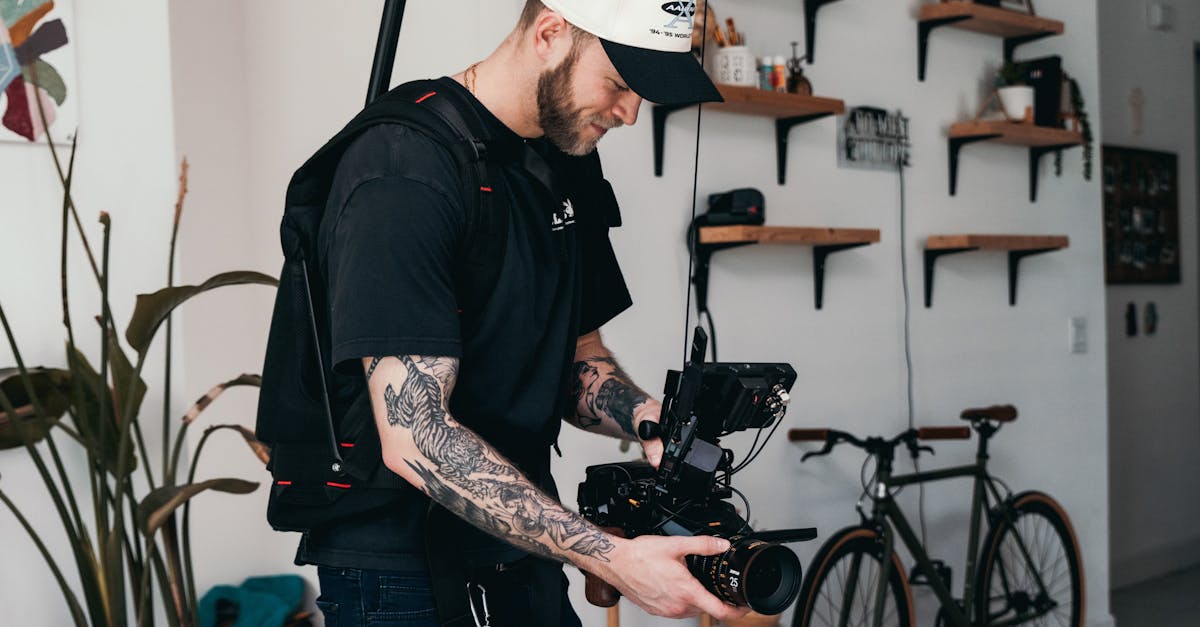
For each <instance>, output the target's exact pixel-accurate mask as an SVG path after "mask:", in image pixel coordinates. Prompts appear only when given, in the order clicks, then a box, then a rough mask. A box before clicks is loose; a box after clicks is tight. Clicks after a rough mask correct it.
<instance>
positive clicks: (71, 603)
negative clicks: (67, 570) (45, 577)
mask: <svg viewBox="0 0 1200 627" xmlns="http://www.w3.org/2000/svg"><path fill="white" fill-rule="evenodd" d="M0 502H3V503H4V504H5V505H7V506H8V509H9V511H11V512H12V513H13V516H16V518H17V522H19V523H21V526H22V527H24V528H25V532H26V533H28V534H29V537H30V538H31V539H33V543H34V544H35V545H37V549H38V551H40V552H41V554H42V559H44V560H46V565H47V566H49V567H50V572H52V573H54V579H55V581H57V582H58V587H59V588H60V589H61V590H62V593H63V598H65V599H66V601H67V607H68V609H70V610H71V618H72V619H73V620H74V621H75V625H76V627H87V618H86V617H85V616H84V614H83V608H81V607H80V606H79V599H78V598H77V597H76V596H75V593H74V592H72V591H71V587H70V586H69V585H67V580H66V579H65V578H64V577H63V574H62V570H60V569H59V568H58V563H57V562H55V561H54V558H53V557H51V556H50V551H49V550H47V549H46V545H45V543H43V542H42V539H41V537H39V536H38V534H37V532H36V531H34V530H33V527H32V526H31V525H30V524H29V521H28V520H26V519H25V517H24V516H22V515H21V512H20V510H18V509H17V506H16V505H14V504H13V502H12V501H10V500H9V498H8V496H7V495H5V494H4V490H0Z"/></svg>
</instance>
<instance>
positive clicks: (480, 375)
mask: <svg viewBox="0 0 1200 627" xmlns="http://www.w3.org/2000/svg"><path fill="white" fill-rule="evenodd" d="M694 10H695V9H694V5H693V4H692V3H691V2H674V3H667V4H666V5H664V4H663V3H662V2H661V0H545V3H544V4H543V3H542V2H538V1H537V0H530V1H529V2H528V3H527V5H526V7H525V10H524V11H523V13H522V16H521V20H520V22H519V24H518V25H517V27H516V28H515V29H514V31H513V32H512V33H511V34H510V35H509V36H508V38H507V39H506V40H505V41H504V42H503V43H502V44H501V46H500V47H499V48H498V49H497V50H496V51H495V52H493V53H492V54H491V55H490V56H489V57H487V58H486V59H484V60H482V61H480V62H478V63H475V64H473V65H471V66H470V67H469V68H467V69H466V70H465V71H464V72H462V73H460V74H458V75H457V76H454V77H452V78H444V79H440V80H439V81H438V82H437V88H438V90H457V91H458V92H459V95H461V96H464V97H466V98H468V99H469V101H470V102H471V103H472V106H473V107H474V108H475V109H476V111H477V113H478V114H479V116H480V117H481V118H482V119H483V121H484V124H485V126H487V128H488V131H489V133H491V134H492V135H493V136H494V138H495V139H496V140H497V142H498V143H499V144H500V145H502V146H503V145H505V144H507V145H508V147H509V149H511V150H515V151H519V150H521V149H523V145H524V144H525V143H526V142H527V140H528V143H529V144H530V145H537V146H539V147H540V150H541V152H543V154H546V155H547V161H549V162H550V163H551V165H552V166H553V165H555V164H560V163H562V162H564V161H565V160H569V158H567V157H565V156H563V155H561V153H558V156H557V157H556V156H555V155H554V154H551V153H553V151H550V152H547V148H546V146H545V145H544V144H545V142H546V141H548V142H550V143H552V144H553V146H555V147H557V149H559V150H560V151H561V152H562V153H566V154H567V155H574V156H578V157H583V156H587V155H590V154H592V153H593V151H594V149H595V147H596V144H597V142H599V141H600V139H601V138H602V137H603V136H604V135H605V134H606V133H607V132H608V131H609V130H612V129H614V128H617V127H620V126H623V125H632V124H634V123H635V122H636V121H637V116H638V109H639V107H640V105H641V103H642V97H643V96H645V97H647V98H648V99H651V100H653V101H656V102H668V103H685V102H699V101H711V100H717V99H719V98H720V96H719V94H718V93H717V92H716V89H715V88H714V87H713V86H712V84H711V82H709V80H708V79H707V77H705V76H704V74H703V71H702V70H701V68H700V67H699V65H698V64H697V63H696V61H695V59H694V58H693V57H691V56H690V54H689V53H688V52H687V51H688V48H689V45H690V34H691V29H692V19H691V18H692V17H693V15H694ZM680 34H682V36H680ZM539 138H544V139H539ZM559 157H561V158H559ZM592 159H595V157H592ZM595 167H596V168H598V162H597V165H596V166H595ZM560 173H561V172H560ZM459 181H460V175H459V173H458V170H457V169H456V168H455V164H454V162H453V161H452V160H451V158H450V156H449V155H448V154H447V153H446V151H445V150H443V149H441V148H440V146H438V145H436V144H435V143H434V142H433V141H431V140H430V139H429V138H427V137H425V136H423V135H422V134H421V133H419V132H416V131H413V130H412V129H409V128H406V127H401V126H397V125H380V126H377V127H373V128H372V129H370V130H368V131H367V132H365V133H364V134H363V135H362V136H361V137H359V138H358V139H356V140H355V141H354V143H353V144H352V145H351V146H350V148H349V149H347V151H346V153H345V155H344V157H343V158H342V161H341V163H340V165H339V167H338V172H337V175H336V177H335V179H334V183H333V187H332V189H331V192H330V196H329V202H328V204H327V210H326V216H325V219H324V221H323V222H322V225H321V232H320V240H319V243H320V250H321V252H322V270H323V274H324V276H325V278H326V280H327V281H328V293H329V298H330V311H329V315H330V321H331V322H330V325H331V335H332V340H331V345H332V363H333V364H334V382H333V387H334V389H335V391H336V396H337V397H338V399H340V402H335V405H338V406H344V405H345V404H346V402H347V401H348V399H351V398H354V397H355V396H357V395H360V394H361V393H362V388H363V387H364V386H365V388H366V390H367V394H369V398H370V404H371V408H372V411H373V413H374V416H375V419H376V423H377V427H378V431H379V438H380V441H381V444H382V451H383V462H384V464H385V465H386V466H387V468H388V469H390V470H391V471H392V472H394V473H396V474H398V475H399V476H400V477H402V478H403V479H404V480H406V481H407V482H408V483H409V484H411V486H413V487H415V488H416V489H417V490H419V491H420V492H421V493H423V495H421V494H416V492H415V491H414V493H413V494H412V495H410V496H411V498H408V500H407V501H405V502H404V503H402V504H401V505H400V506H399V507H395V508H391V509H389V510H387V511H386V512H382V513H379V514H375V515H371V516H367V517H362V519H358V520H351V521H346V522H342V523H338V524H336V525H333V526H331V527H329V528H326V529H320V530H313V531H311V532H309V533H306V534H305V537H304V539H303V541H302V543H301V546H300V550H299V552H298V557H297V559H298V561H300V562H304V563H313V564H318V565H319V566H320V567H321V568H320V569H319V576H320V579H321V597H320V598H319V599H318V605H319V607H320V608H321V609H322V611H323V612H324V613H325V616H326V621H327V624H329V625H360V624H366V623H367V622H370V623H371V624H377V623H380V622H381V621H382V622H386V624H404V625H435V624H438V623H437V621H438V615H437V610H436V608H435V607H434V605H435V604H434V600H433V599H434V597H433V595H432V592H431V583H430V576H429V572H428V569H427V568H426V564H425V562H424V553H425V550H426V549H429V552H430V558H429V559H431V560H437V559H443V558H444V556H445V555H453V556H455V557H453V558H452V559H461V560H462V561H463V563H464V564H465V565H466V569H467V571H468V572H469V573H470V574H469V575H468V582H469V584H470V590H471V598H470V602H471V604H472V607H471V609H472V611H473V612H475V613H476V615H477V616H479V620H478V622H479V623H480V624H483V623H484V621H483V615H484V614H490V615H491V616H492V619H493V620H494V622H493V623H492V624H495V625H500V626H504V625H522V626H524V625H578V624H579V619H578V618H577V617H576V615H575V614H574V612H573V610H572V609H571V607H570V604H569V603H568V602H567V600H566V596H565V578H564V577H563V576H562V575H561V563H564V562H565V563H571V564H573V565H575V566H577V567H579V568H581V569H584V570H586V571H587V572H590V573H592V574H594V575H597V576H599V577H601V578H603V579H604V580H605V581H607V582H608V583H610V584H611V585H613V586H614V587H616V588H617V589H618V590H620V591H621V593H622V594H623V595H624V596H625V597H626V598H627V599H629V600H630V601H632V602H633V603H636V604H637V605H639V606H640V607H642V608H643V609H645V610H646V611H647V612H649V613H651V614H655V615H661V616H669V617H686V616H696V615H699V614H700V613H702V612H703V613H708V614H710V615H712V616H714V617H717V618H731V617H737V616H740V615H742V614H743V613H744V612H743V611H742V610H739V609H737V608H733V607H730V606H728V605H725V604H723V603H722V602H721V601H720V600H718V599H717V598H716V597H714V596H712V595H711V594H709V593H708V592H707V591H705V590H704V588H703V587H702V586H701V585H700V584H699V582H697V581H696V579H694V578H693V577H692V576H691V574H690V573H689V572H688V570H687V568H686V566H685V563H684V557H685V556H686V555H691V554H695V555H710V554H715V553H720V552H722V551H724V550H725V549H726V548H727V547H728V543H727V542H726V541H725V540H721V539H718V538H712V537H694V538H667V537H659V536H654V537H641V538H636V539H633V540H626V539H622V538H618V537H615V536H613V535H610V534H608V533H605V532H604V531H602V530H600V529H597V528H596V527H595V526H593V525H592V524H590V523H589V522H587V521H586V520H584V519H583V518H582V517H580V516H579V515H577V514H575V513H573V512H571V511H570V510H568V509H567V508H565V507H563V506H562V505H561V504H560V503H559V502H558V501H557V500H556V497H557V493H556V490H555V487H554V483H553V480H552V479H551V478H550V476H549V448H550V445H551V444H553V442H554V437H555V436H556V434H557V424H558V419H559V417H561V416H563V415H564V414H566V415H567V416H568V418H567V420H568V422H571V423H572V424H574V425H575V426H577V427H579V428H583V429H585V430H589V431H594V432H598V433H602V434H606V435H610V436H615V437H621V438H626V439H635V436H634V434H635V433H636V428H637V426H638V425H639V424H640V423H641V422H644V421H647V420H649V421H657V420H658V415H659V412H660V409H661V408H660V405H659V403H658V402H657V401H655V400H653V399H651V398H650V397H649V396H648V395H646V394H645V392H643V391H641V390H640V389H639V388H638V387H637V386H635V385H634V384H633V383H632V382H631V381H630V380H629V378H628V377H627V376H626V375H625V373H624V372H623V371H622V370H621V369H620V368H619V367H618V366H617V364H616V361H615V360H614V359H613V358H612V355H611V354H610V353H609V352H608V350H607V349H606V348H605V347H604V344H603V342H602V341H601V339H600V334H599V328H600V326H601V325H603V324H604V323H605V322H607V321H608V320H610V319H612V318H613V317H615V316H616V315H617V314H618V313H620V312H621V311H622V310H624V309H625V308H627V307H628V306H629V304H630V301H629V295H628V293H627V291H626V289H625V285H624V281H623V279H622V278H621V275H620V270H619V268H618V267H617V265H616V261H615V259H614V258H613V255H612V248H611V245H610V244H609V242H608V238H607V225H606V223H605V220H604V217H603V216H598V215H596V214H597V213H598V212H599V210H600V209H603V208H602V207H601V208H600V209H597V208H594V207H593V208H591V209H592V210H591V211H585V209H587V208H586V207H584V206H582V205H585V204H587V203H586V202H585V201H587V200H590V197H589V196H588V195H587V194H582V195H578V196H575V197H574V198H573V199H572V200H573V202H569V203H567V204H565V205H564V204H563V203H562V201H561V199H558V198H555V197H554V196H553V195H552V194H550V193H549V190H547V189H546V188H545V186H543V185H541V184H540V183H539V179H537V178H536V177H534V176H533V175H532V174H531V173H530V172H529V171H528V170H527V168H526V166H525V165H524V164H522V163H519V162H513V163H511V164H509V165H506V166H505V167H504V168H503V176H502V181H501V182H502V183H503V185H502V189H497V190H495V191H496V193H503V194H506V195H507V198H508V201H509V202H508V203H506V205H507V206H508V210H509V211H510V212H511V216H510V223H509V234H508V245H507V248H506V251H505V256H504V261H503V266H502V269H501V272H500V273H499V279H498V282H497V284H496V286H495V288H494V292H493V293H492V296H491V298H490V300H489V302H488V304H487V306H486V307H485V308H484V310H483V312H482V314H481V317H480V319H479V321H478V323H477V324H475V325H473V328H472V330H471V332H470V333H464V331H463V329H462V328H460V320H459V312H458V311H457V307H458V305H457V303H456V294H455V290H454V281H453V276H452V275H453V268H454V262H455V260H456V259H457V255H459V254H460V253H461V251H460V250H459V249H458V245H459V243H460V241H459V236H461V234H462V232H463V229H464V209H463V199H462V193H461V192H460V191H459V190H460V187H459V185H458V184H459ZM567 183H568V186H569V184H570V182H567ZM614 210H615V208H614ZM576 212H578V215H576ZM576 221H578V224H576ZM564 390H569V402H568V403H564V402H563V398H564V396H568V395H567V394H564ZM567 404H570V405H573V407H565V405H567ZM643 445H644V450H645V453H646V455H647V457H648V458H649V460H650V461H651V463H653V464H657V463H658V461H659V458H660V457H661V454H662V443H661V442H660V441H657V440H654V441H647V442H644V443H643ZM426 497H428V498H429V499H432V500H433V501H435V502H436V503H437V504H439V505H441V506H442V507H444V508H445V509H446V510H449V511H450V512H452V513H453V514H455V515H456V516H457V517H458V518H459V519H461V520H458V519H454V520H453V522H452V523H449V524H448V526H450V527H453V528H452V529H448V530H442V531H443V533H442V534H441V537H446V538H451V541H450V542H447V543H446V544H450V545H453V546H446V547H443V546H433V547H427V546H426V545H425V537H426V536H425V535H424V531H428V530H427V529H426V530H424V531H423V530H422V525H423V522H422V521H423V518H422V517H421V516H420V514H423V512H424V510H425V508H424V504H425V503H427V500H426ZM462 521H466V522H462ZM467 523H470V524H469V525H468V524H467ZM435 531H437V530H435ZM484 532H486V533H484ZM440 598H441V597H439V599H440ZM387 621H393V622H387Z"/></svg>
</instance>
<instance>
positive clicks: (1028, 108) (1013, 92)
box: [980, 61, 1033, 123]
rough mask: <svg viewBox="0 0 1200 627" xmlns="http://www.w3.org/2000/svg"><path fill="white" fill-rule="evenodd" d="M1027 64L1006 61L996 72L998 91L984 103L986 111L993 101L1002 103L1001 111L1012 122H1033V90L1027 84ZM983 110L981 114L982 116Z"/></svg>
mask: <svg viewBox="0 0 1200 627" xmlns="http://www.w3.org/2000/svg"><path fill="white" fill-rule="evenodd" d="M1025 70H1026V64H1024V63H1017V62H1014V61H1005V62H1004V65H1002V66H1000V69H999V70H997V71H996V91H995V93H994V95H993V96H990V97H989V98H988V99H987V101H986V102H985V103H984V106H983V110H986V109H987V107H988V105H989V104H990V103H991V101H992V99H993V98H995V99H998V100H999V101H1000V111H1001V113H1003V114H1004V117H1006V118H1008V120H1009V121H1010V122H1029V123H1032V122H1033V88H1032V87H1030V86H1028V85H1026V84H1025ZM982 112H983V111H982V110H981V111H980V114H981V115H982Z"/></svg>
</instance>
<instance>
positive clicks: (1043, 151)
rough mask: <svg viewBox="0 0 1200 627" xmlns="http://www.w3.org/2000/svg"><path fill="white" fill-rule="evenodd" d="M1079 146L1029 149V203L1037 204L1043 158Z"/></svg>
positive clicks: (1067, 145)
mask: <svg viewBox="0 0 1200 627" xmlns="http://www.w3.org/2000/svg"><path fill="white" fill-rule="evenodd" d="M1077 145H1078V144H1059V145H1057V146H1033V147H1031V148H1030V149H1029V202H1037V193H1038V176H1039V175H1040V174H1041V164H1042V157H1044V156H1046V155H1047V154H1049V153H1052V152H1058V151H1059V150H1062V149H1064V148H1071V147H1073V146H1077Z"/></svg>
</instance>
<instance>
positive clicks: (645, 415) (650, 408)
mask: <svg viewBox="0 0 1200 627" xmlns="http://www.w3.org/2000/svg"><path fill="white" fill-rule="evenodd" d="M661 415H662V403H660V402H658V401H656V400H654V399H647V400H646V402H645V403H642V404H641V405H639V406H638V408H637V411H635V412H634V413H633V429H634V432H635V433H636V432H637V429H638V427H639V426H641V424H642V423H643V422H653V423H655V424H657V423H658V419H659V417H660V416H661ZM641 443H642V453H644V454H645V455H646V460H647V461H649V462H650V465H651V466H654V467H655V468H658V464H659V463H660V462H662V455H663V441H662V438H650V439H649V440H641Z"/></svg>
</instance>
